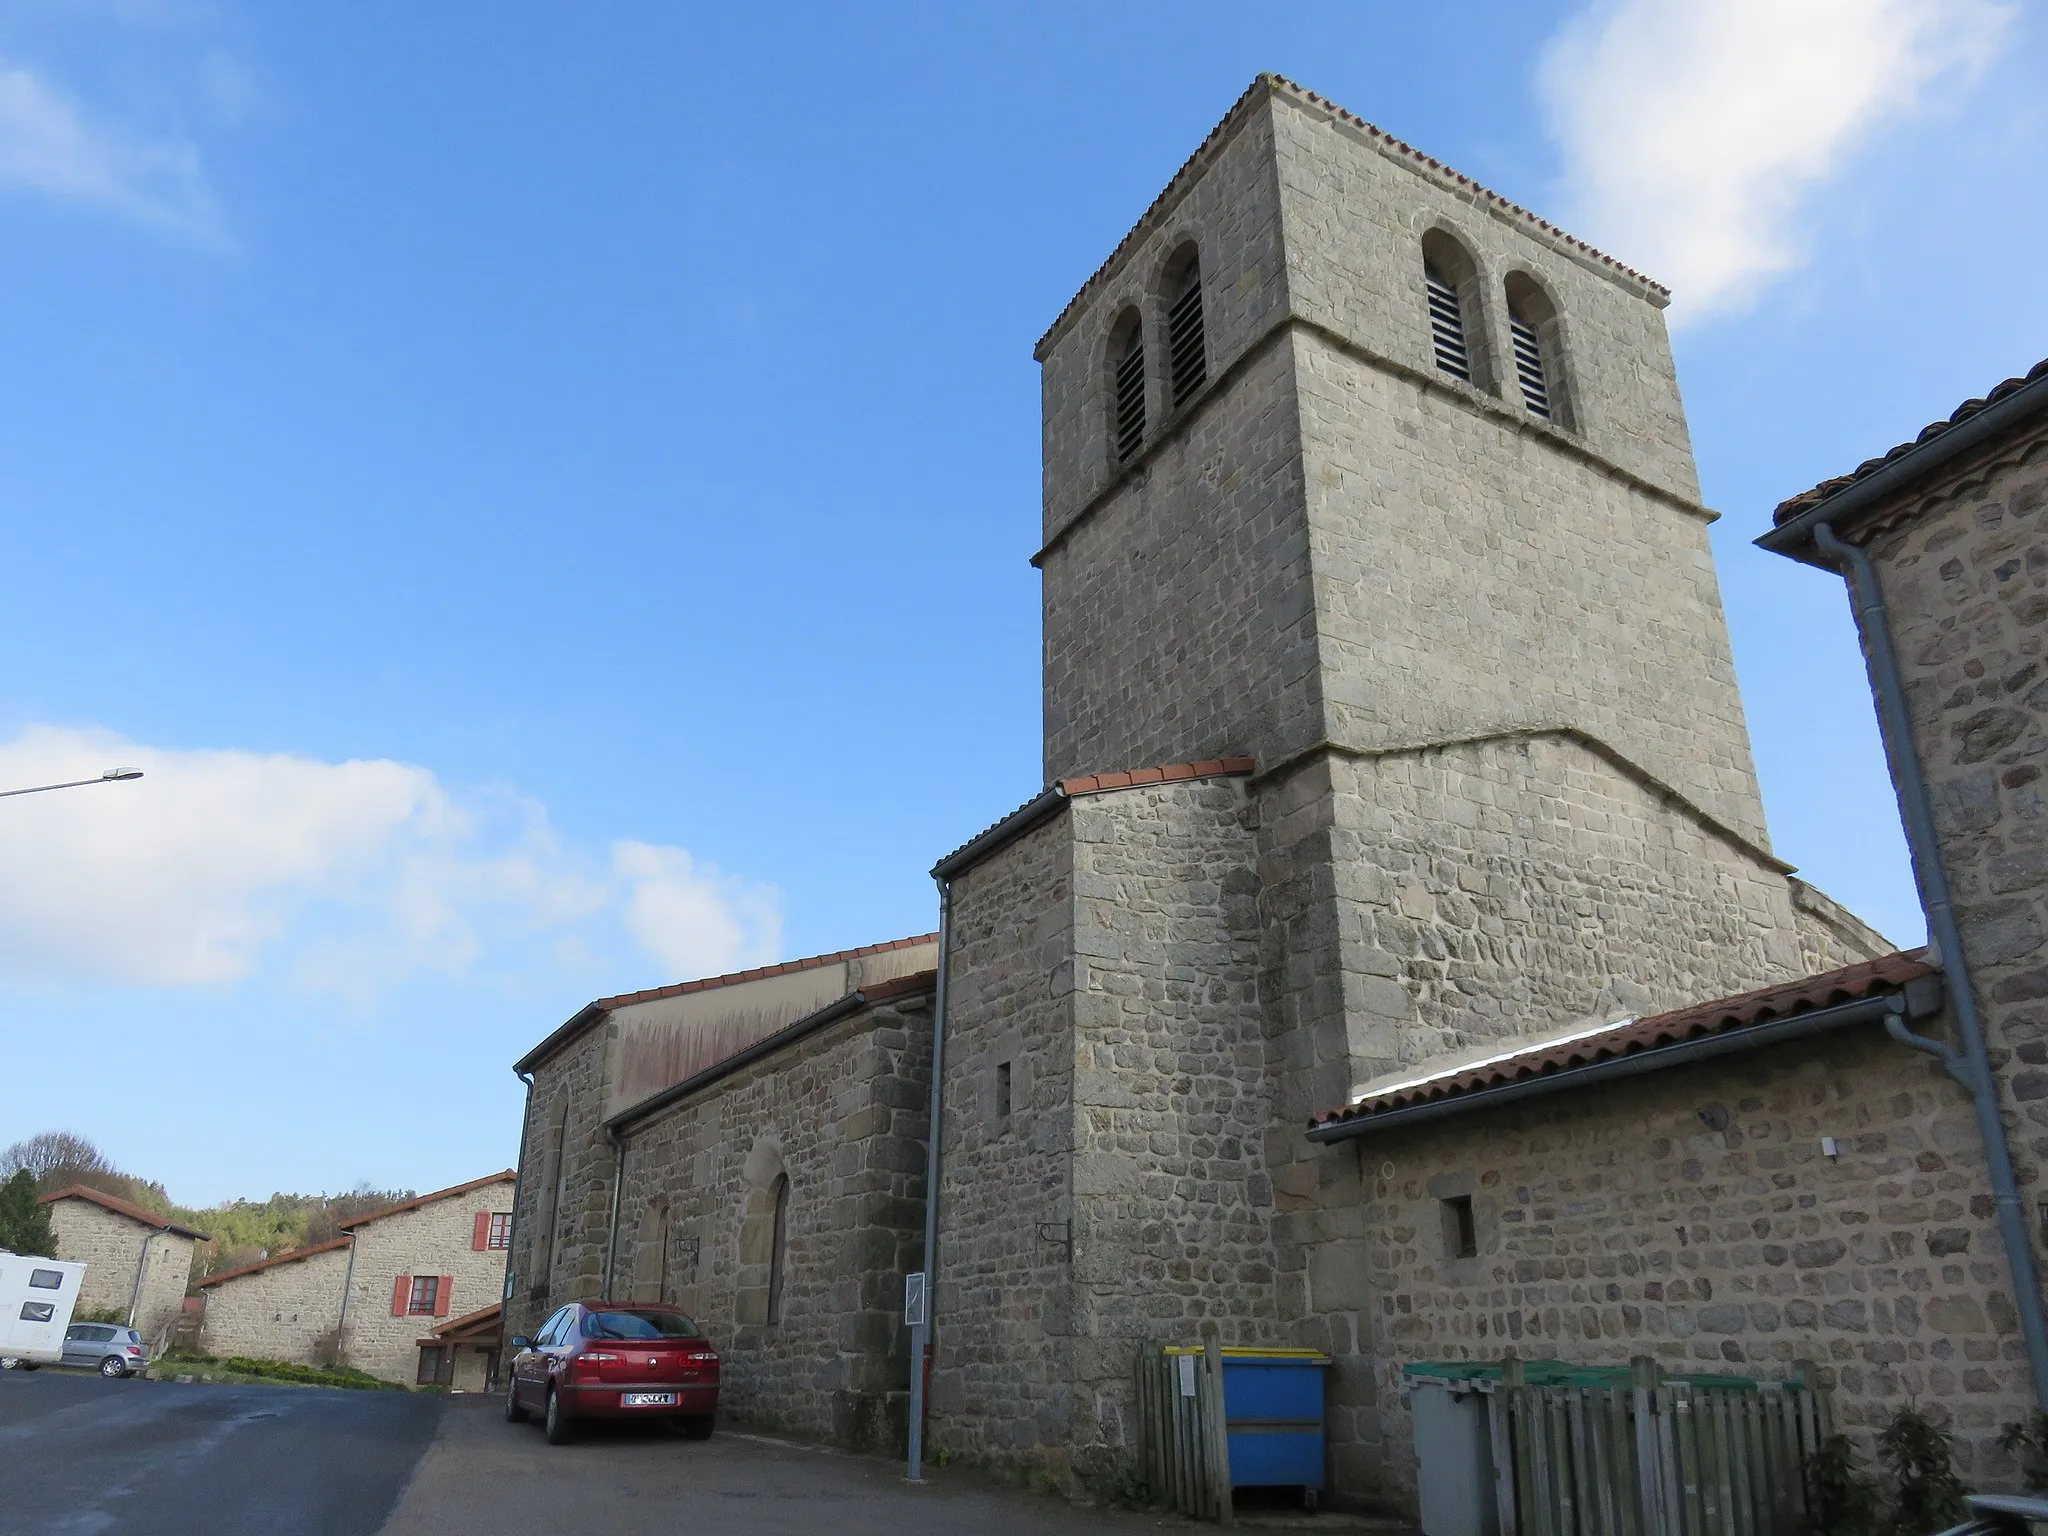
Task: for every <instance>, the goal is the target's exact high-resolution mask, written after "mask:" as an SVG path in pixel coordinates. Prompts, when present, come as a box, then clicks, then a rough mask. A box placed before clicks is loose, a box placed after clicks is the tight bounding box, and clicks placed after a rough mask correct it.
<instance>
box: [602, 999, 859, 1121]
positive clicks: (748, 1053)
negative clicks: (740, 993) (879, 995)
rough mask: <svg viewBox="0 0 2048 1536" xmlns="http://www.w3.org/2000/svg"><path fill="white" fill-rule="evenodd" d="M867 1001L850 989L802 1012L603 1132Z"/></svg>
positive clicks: (615, 1117) (636, 1108) (628, 1111)
mask: <svg viewBox="0 0 2048 1536" xmlns="http://www.w3.org/2000/svg"><path fill="white" fill-rule="evenodd" d="M867 1003H868V996H867V994H866V993H865V992H849V993H847V994H846V996H844V997H842V998H840V999H839V1000H838V1001H837V1002H834V1003H827V1004H826V1005H825V1006H824V1007H823V1008H820V1009H819V1010H818V1011H817V1012H816V1013H809V1014H805V1015H804V1017H802V1018H800V1019H798V1020H797V1021H796V1022H795V1023H794V1024H785V1025H783V1027H782V1028H780V1029H778V1030H777V1031H776V1032H775V1033H774V1034H772V1035H765V1036H763V1037H762V1038H761V1039H759V1040H756V1041H755V1042H754V1043H753V1044H752V1045H750V1046H747V1047H745V1048H744V1049H742V1050H738V1051H735V1052H733V1054H732V1055H730V1056H728V1057H726V1058H725V1060H723V1061H719V1062H714V1063H713V1064H712V1065H710V1066H708V1067H706V1068H705V1069H704V1070H703V1071H701V1072H696V1073H692V1074H691V1075H690V1076H689V1077H686V1078H684V1079H683V1080H682V1081H681V1082H680V1083H675V1084H672V1085H670V1086H669V1087H667V1088H664V1089H662V1090H661V1092H659V1093H657V1094H654V1095H652V1096H651V1097H649V1098H645V1099H642V1100H641V1101H640V1102H639V1103H638V1104H634V1105H632V1106H630V1107H629V1108H626V1109H622V1110H620V1111H619V1112H618V1113H617V1114H616V1115H613V1116H612V1117H611V1119H609V1120H607V1121H605V1122H604V1131H605V1134H606V1135H607V1136H610V1135H612V1134H613V1133H614V1132H615V1131H616V1132H619V1133H623V1132H624V1131H625V1130H626V1129H627V1128H628V1127H629V1126H632V1125H634V1124H635V1123H637V1122H638V1121H641V1120H645V1119H646V1118H647V1117H648V1116H649V1115H652V1114H654V1113H656V1112H658V1111H660V1110H664V1109H666V1108H668V1106H669V1105H671V1104H673V1103H675V1102H676V1100H678V1099H686V1098H688V1097H689V1096H690V1095H691V1094H693V1093H695V1092H696V1091H697V1090H698V1089H700V1088H708V1087H709V1086H710V1085H711V1084H713V1083H715V1082H717V1081H718V1080H719V1079H720V1078H722V1077H730V1076H731V1075H732V1074H733V1073H735V1072H737V1071H739V1069H740V1068H742V1067H745V1066H751V1065H752V1064H753V1063H754V1062H757V1061H759V1060H760V1059H761V1058H762V1057H763V1056H766V1055H768V1054H769V1053H770V1052H772V1051H779V1050H781V1049H782V1047H784V1046H785V1045H789V1044H790V1043H792V1042H793V1041H797V1040H801V1039H803V1037H804V1036H805V1035H808V1034H810V1033H811V1032H812V1031H813V1030H819V1029H823V1028H824V1027H825V1026H826V1025H827V1024H830V1023H833V1022H834V1021H835V1020H838V1019H843V1018H845V1017H846V1016H847V1015H848V1014H849V1013H857V1012H859V1011H860V1010H861V1009H862V1008H865V1007H866V1006H867Z"/></svg>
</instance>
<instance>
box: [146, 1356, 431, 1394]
mask: <svg viewBox="0 0 2048 1536" xmlns="http://www.w3.org/2000/svg"><path fill="white" fill-rule="evenodd" d="M149 1370H150V1374H151V1375H152V1376H157V1377H166V1376H192V1377H196V1378H197V1379H198V1380H200V1381H207V1382H226V1383H233V1384H236V1385H244V1386H246V1385H249V1384H252V1383H266V1382H267V1383H273V1384H274V1383H279V1382H283V1383H287V1384H289V1385H292V1386H300V1387H352V1388H355V1389H356V1390H358V1391H363V1392H403V1391H404V1390H405V1388H404V1387H401V1386H400V1385H398V1383H397V1382H394V1381H385V1380H383V1379H382V1378H381V1377H377V1376H372V1375H371V1374H370V1373H369V1372H367V1371H358V1370H352V1369H350V1368H349V1367H347V1366H342V1367H339V1368H337V1369H334V1370H328V1369H326V1368H324V1367H322V1366H317V1365H298V1364H295V1363H293V1362H292V1361H289V1360H254V1359H251V1358H250V1357H249V1356H247V1355H229V1356H228V1357H227V1358H226V1359H225V1360H223V1359H221V1358H220V1357H219V1356H216V1355H197V1354H188V1353H186V1352H185V1351H183V1350H176V1349H174V1350H172V1351H170V1352H169V1353H168V1354H165V1355H163V1356H160V1357H159V1358H158V1359H157V1360H156V1361H155V1363H154V1364H152V1365H151V1366H150V1368H149Z"/></svg>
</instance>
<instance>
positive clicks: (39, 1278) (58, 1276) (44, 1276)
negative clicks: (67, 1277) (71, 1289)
mask: <svg viewBox="0 0 2048 1536" xmlns="http://www.w3.org/2000/svg"><path fill="white" fill-rule="evenodd" d="M28 1283H29V1284H30V1285H32V1286H34V1287H35V1288H36V1289H37V1290H39V1291H60V1290H62V1289H63V1288H64V1271H63V1270H61V1269H32V1270H30V1271H29V1272H28Z"/></svg>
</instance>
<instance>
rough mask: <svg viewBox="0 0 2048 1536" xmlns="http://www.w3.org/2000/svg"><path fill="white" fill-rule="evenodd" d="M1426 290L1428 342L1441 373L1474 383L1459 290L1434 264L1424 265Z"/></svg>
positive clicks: (1423, 277) (1423, 274)
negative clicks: (1434, 349)
mask: <svg viewBox="0 0 2048 1536" xmlns="http://www.w3.org/2000/svg"><path fill="white" fill-rule="evenodd" d="M1422 282H1423V286H1424V287H1425V288H1427V289H1428V290H1429V339H1430V342H1431V343H1432V345H1434V346H1435V348H1436V366H1437V370H1438V371H1439V372H1440V373H1448V374H1449V375H1450V376H1451V377H1452V378H1454V379H1463V380H1464V381H1465V382H1466V383H1467V384H1470V383H1471V382H1472V354H1471V353H1470V351H1468V350H1467V349H1466V346H1465V309H1464V306H1463V305H1462V304H1460V303H1459V302H1458V290H1457V289H1456V288H1455V287H1453V286H1452V285H1451V283H1450V282H1449V281H1448V280H1447V279H1446V278H1445V277H1444V275H1443V273H1441V272H1439V271H1438V270H1437V268H1436V266H1435V265H1434V264H1433V263H1424V265H1423V268H1422Z"/></svg>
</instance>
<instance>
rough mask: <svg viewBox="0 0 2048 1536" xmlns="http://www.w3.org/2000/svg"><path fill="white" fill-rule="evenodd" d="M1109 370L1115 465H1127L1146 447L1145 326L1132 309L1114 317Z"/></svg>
mask: <svg viewBox="0 0 2048 1536" xmlns="http://www.w3.org/2000/svg"><path fill="white" fill-rule="evenodd" d="M1109 369H1110V396H1111V402H1110V414H1111V423H1110V426H1111V433H1112V435H1113V437H1114V438H1115V441H1116V461H1117V463H1119V464H1128V463H1130V461H1131V460H1132V459H1134V458H1136V457H1137V456H1138V450H1139V449H1140V448H1142V447H1144V446H1145V326H1144V323H1143V322H1142V321H1141V320H1140V319H1139V318H1138V312H1137V311H1136V310H1135V309H1127V310H1125V311H1124V312H1123V313H1122V314H1121V315H1119V316H1117V322H1116V324H1115V325H1114V326H1112V327H1111V328H1110V333H1109Z"/></svg>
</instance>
